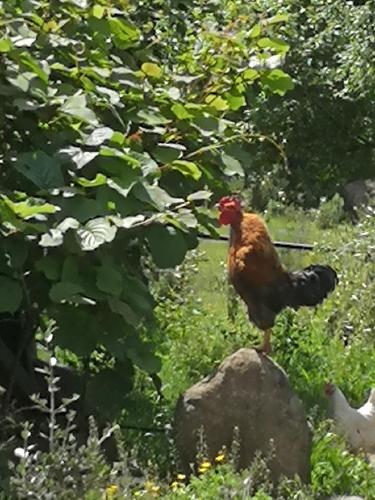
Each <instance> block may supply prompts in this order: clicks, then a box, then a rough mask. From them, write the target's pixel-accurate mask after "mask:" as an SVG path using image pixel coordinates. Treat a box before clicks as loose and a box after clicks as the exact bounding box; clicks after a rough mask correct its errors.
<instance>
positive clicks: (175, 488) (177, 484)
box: [171, 481, 180, 491]
mask: <svg viewBox="0 0 375 500" xmlns="http://www.w3.org/2000/svg"><path fill="white" fill-rule="evenodd" d="M179 486H180V483H179V482H178V481H173V483H171V488H172V490H173V491H174V490H177V489H178V488H179Z"/></svg>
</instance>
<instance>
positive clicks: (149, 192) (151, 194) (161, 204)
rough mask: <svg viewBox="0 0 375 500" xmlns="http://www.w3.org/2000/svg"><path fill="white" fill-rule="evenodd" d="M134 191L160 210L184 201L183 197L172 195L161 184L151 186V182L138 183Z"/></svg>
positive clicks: (141, 198) (142, 199)
mask: <svg viewBox="0 0 375 500" xmlns="http://www.w3.org/2000/svg"><path fill="white" fill-rule="evenodd" d="M133 192H134V195H135V196H136V197H137V198H138V199H139V200H141V201H143V202H145V203H149V204H150V205H152V206H154V207H155V208H157V209H158V210H164V209H165V208H167V207H170V206H172V205H176V204H178V203H181V202H183V201H184V200H183V199H182V198H174V197H173V196H170V195H169V194H168V193H167V191H165V190H164V189H162V188H160V187H159V186H150V185H149V184H137V185H136V186H135V188H134V191H133Z"/></svg>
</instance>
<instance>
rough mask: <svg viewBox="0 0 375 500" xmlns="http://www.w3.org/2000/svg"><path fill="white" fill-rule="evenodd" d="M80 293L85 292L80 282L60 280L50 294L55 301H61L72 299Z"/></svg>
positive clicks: (53, 286)
mask: <svg viewBox="0 0 375 500" xmlns="http://www.w3.org/2000/svg"><path fill="white" fill-rule="evenodd" d="M79 293H83V289H82V287H81V286H80V285H79V284H78V283H73V282H69V281H60V282H59V283H55V284H54V285H52V287H51V290H50V292H49V296H50V298H51V300H53V301H54V302H61V301H63V300H68V301H69V300H72V299H74V297H76V296H77V295H78V294H79Z"/></svg>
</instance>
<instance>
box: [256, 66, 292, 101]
mask: <svg viewBox="0 0 375 500" xmlns="http://www.w3.org/2000/svg"><path fill="white" fill-rule="evenodd" d="M260 80H261V83H262V85H263V86H264V87H265V88H267V89H269V90H270V91H271V92H273V93H274V94H279V95H281V96H283V95H284V94H285V93H286V92H287V91H288V90H292V89H293V88H294V83H293V80H292V79H291V77H290V76H289V75H287V74H286V73H284V71H282V70H281V69H274V70H272V71H270V72H268V73H265V74H263V75H262V76H261V79H260Z"/></svg>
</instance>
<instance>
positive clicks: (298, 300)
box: [288, 264, 339, 308]
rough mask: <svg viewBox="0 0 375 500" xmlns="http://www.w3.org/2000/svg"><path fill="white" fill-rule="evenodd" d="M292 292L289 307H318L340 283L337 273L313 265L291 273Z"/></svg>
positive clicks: (327, 267) (324, 267)
mask: <svg viewBox="0 0 375 500" xmlns="http://www.w3.org/2000/svg"><path fill="white" fill-rule="evenodd" d="M289 276H290V278H291V283H290V284H291V290H290V292H291V293H290V296H289V301H288V302H289V303H288V306H290V307H293V308H298V307H301V306H316V305H318V304H320V303H321V302H323V300H324V299H325V298H326V297H327V295H328V294H329V293H331V292H333V290H334V289H335V287H336V285H337V283H338V281H339V280H338V277H337V274H336V271H335V270H334V269H332V267H330V266H322V265H319V264H317V265H312V266H309V267H306V268H305V269H302V271H296V272H294V273H290V275H289Z"/></svg>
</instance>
